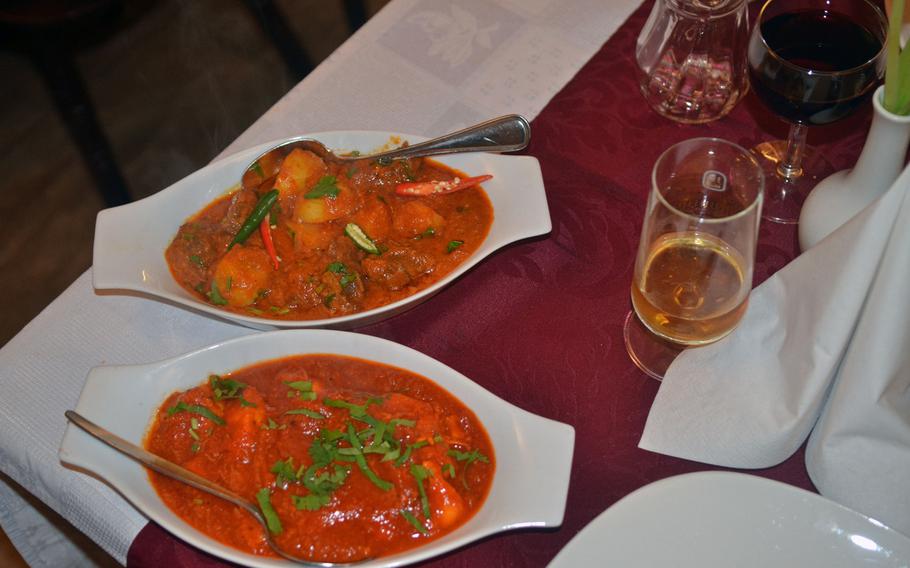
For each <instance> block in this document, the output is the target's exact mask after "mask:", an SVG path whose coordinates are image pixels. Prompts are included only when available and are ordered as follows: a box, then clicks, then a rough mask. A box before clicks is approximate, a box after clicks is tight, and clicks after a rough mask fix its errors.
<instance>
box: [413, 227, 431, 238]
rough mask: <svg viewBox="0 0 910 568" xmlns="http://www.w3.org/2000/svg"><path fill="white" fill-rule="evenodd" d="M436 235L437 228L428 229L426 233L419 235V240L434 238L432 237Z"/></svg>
mask: <svg viewBox="0 0 910 568" xmlns="http://www.w3.org/2000/svg"><path fill="white" fill-rule="evenodd" d="M435 234H436V228H435V227H427V230H426V231H424V232H422V233H420V234H419V235H417V239H418V240H420V239H426V238H429V237H432V236H433V235H435Z"/></svg>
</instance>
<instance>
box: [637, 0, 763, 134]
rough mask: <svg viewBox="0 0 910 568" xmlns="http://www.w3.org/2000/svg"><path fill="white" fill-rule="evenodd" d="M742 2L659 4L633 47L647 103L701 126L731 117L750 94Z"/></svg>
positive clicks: (676, 0) (665, 0)
mask: <svg viewBox="0 0 910 568" xmlns="http://www.w3.org/2000/svg"><path fill="white" fill-rule="evenodd" d="M748 38H749V16H748V11H747V2H746V0H657V1H656V2H655V4H654V8H653V9H652V10H651V15H650V17H649V18H648V21H647V22H646V23H645V26H644V28H642V30H641V34H640V35H639V36H638V44H637V46H636V49H635V59H636V61H637V63H638V69H639V85H640V87H641V92H642V94H643V95H644V96H645V99H646V100H647V101H648V104H649V105H650V106H651V108H653V109H654V110H655V111H656V112H657V113H658V114H661V115H663V116H665V117H667V118H669V119H671V120H675V121H677V122H683V123H688V124H700V123H704V122H710V121H712V120H716V119H718V118H720V117H722V116H725V115H726V114H727V113H729V112H730V111H731V110H732V109H733V107H734V106H736V103H737V102H738V101H739V100H740V99H741V98H742V96H743V95H744V94H745V93H746V91H747V90H748V85H749V83H748V79H747V72H746V57H745V54H746V44H747V42H748Z"/></svg>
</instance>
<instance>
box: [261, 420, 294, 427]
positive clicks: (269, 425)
mask: <svg viewBox="0 0 910 568" xmlns="http://www.w3.org/2000/svg"><path fill="white" fill-rule="evenodd" d="M287 427H288V425H287V424H279V423H277V422H275V420H274V419H272V418H269V421H268V422H266V423H265V424H263V425H262V429H263V430H284V429H285V428H287Z"/></svg>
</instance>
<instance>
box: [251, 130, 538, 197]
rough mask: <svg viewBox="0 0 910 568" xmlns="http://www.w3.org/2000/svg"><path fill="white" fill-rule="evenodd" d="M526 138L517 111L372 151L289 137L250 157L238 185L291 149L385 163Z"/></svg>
mask: <svg viewBox="0 0 910 568" xmlns="http://www.w3.org/2000/svg"><path fill="white" fill-rule="evenodd" d="M530 141H531V126H530V124H528V121H527V120H526V119H525V118H524V117H523V116H520V115H517V114H509V115H505V116H500V117H498V118H494V119H491V120H487V121H485V122H481V123H480V124H475V125H474V126H469V127H468V128H465V129H463V130H459V131H457V132H452V133H450V134H445V135H443V136H440V137H438V138H433V139H431V140H427V141H426V142H421V143H419V144H414V145H409V146H402V147H399V148H394V149H392V150H386V151H383V152H377V153H374V154H336V153H334V152H333V151H332V150H330V149H328V148H327V147H326V146H325V145H324V144H323V143H322V142H320V141H318V140H315V139H313V138H292V139H290V140H287V141H285V142H282V143H281V144H278V145H277V146H273V147H272V148H269V149H268V150H266V151H265V152H263V153H262V154H260V155H259V156H258V157H257V158H256V159H255V160H253V161H252V162H251V163H250V165H249V166H247V168H246V170H244V172H243V178H242V184H243V187H244V188H251V187H258V186H259V184H261V183H262V182H263V181H264V180H267V179H269V178H271V177H273V176H274V175H276V174H277V173H278V168H279V167H280V166H281V163H282V162H283V161H284V158H285V157H286V156H287V155H288V154H290V153H291V151H293V150H295V149H301V150H308V151H310V152H312V153H314V154H316V155H317V156H319V157H320V158H321V159H322V160H324V161H326V162H335V163H349V162H355V161H358V160H370V161H374V162H378V163H380V164H382V165H388V164H390V163H392V161H393V160H404V159H407V158H418V157H423V156H436V155H440V154H453V153H456V152H515V151H518V150H521V149H523V148H525V147H526V146H527V145H528V143H529V142H530Z"/></svg>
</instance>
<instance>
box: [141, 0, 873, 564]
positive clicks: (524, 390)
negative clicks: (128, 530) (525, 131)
mask: <svg viewBox="0 0 910 568" xmlns="http://www.w3.org/2000/svg"><path fill="white" fill-rule="evenodd" d="M650 6H651V2H650V1H649V2H646V3H645V5H644V6H642V7H641V8H639V9H638V10H637V11H636V12H635V13H634V14H633V15H632V16H631V17H630V18H629V20H628V21H626V22H625V24H624V25H623V26H622V27H621V28H620V29H619V30H618V31H617V32H616V33H615V34H614V36H613V37H612V38H611V39H610V40H609V41H608V42H607V43H606V44H605V45H604V46H603V48H602V49H601V50H600V51H599V52H598V53H597V54H596V55H595V56H594V57H593V58H592V59H591V61H589V62H588V63H587V65H586V66H585V67H584V68H583V69H582V70H581V71H580V72H579V73H578V75H577V76H576V77H575V78H574V79H573V80H572V81H571V82H570V83H569V84H568V85H567V86H566V87H565V88H564V89H563V90H562V91H561V92H560V93H559V94H558V95H557V96H556V97H555V98H554V99H553V100H552V101H551V102H550V104H549V105H548V106H547V107H546V108H545V109H544V110H543V112H541V114H540V115H539V116H538V117H537V118H536V120H534V121H533V124H532V132H533V139H532V143H531V146H530V147H529V149H528V150H527V153H528V154H530V155H532V156H535V157H537V158H538V159H539V160H540V164H541V168H542V170H543V177H544V182H545V185H546V188H547V198H548V201H549V206H550V215H551V217H552V220H553V231H552V233H551V234H550V235H548V236H545V237H542V238H539V239H535V240H531V241H525V242H522V243H518V244H515V245H512V246H510V247H508V248H506V249H504V250H502V251H499V252H498V253H496V254H494V255H493V256H492V257H491V258H489V259H487V260H485V261H484V262H482V263H481V264H480V265H478V266H477V267H475V268H474V269H472V270H471V271H470V272H469V273H468V274H466V275H465V276H463V277H462V278H461V279H460V280H458V281H457V282H456V283H455V284H453V285H452V286H450V287H449V288H447V289H446V290H443V291H442V292H440V293H439V294H438V295H436V296H435V297H434V298H432V299H431V300H429V301H427V302H425V303H423V304H422V305H420V306H418V307H416V308H414V309H412V310H410V311H408V312H407V313H404V314H402V315H399V316H397V317H395V318H392V319H390V320H387V321H385V322H383V323H380V324H376V325H373V326H370V327H367V328H363V329H360V330H359V331H360V332H362V333H368V334H371V335H377V336H380V337H384V338H386V339H390V340H392V341H397V342H399V343H403V344H404V345H408V346H410V347H413V348H415V349H417V350H419V351H422V352H423V353H426V354H427V355H429V356H431V357H434V358H436V359H438V360H440V361H442V362H443V363H445V364H447V365H449V366H451V367H452V368H454V369H456V370H457V371H459V372H461V373H463V374H464V375H466V376H468V377H470V378H471V379H472V380H474V381H475V382H477V383H479V384H480V385H482V386H484V387H485V388H487V389H488V390H490V391H492V392H493V393H495V394H496V395H498V396H500V397H502V398H504V399H505V400H508V401H510V402H512V403H513V404H515V405H517V406H519V407H521V408H523V409H525V410H527V411H529V412H533V413H535V414H539V415H542V416H545V417H548V418H552V419H554V420H558V421H560V422H565V423H567V424H570V425H572V426H573V427H574V428H575V434H576V439H575V456H574V460H573V464H572V477H571V485H570V488H569V496H568V503H567V506H566V515H565V521H564V523H563V526H562V527H561V528H560V529H558V530H551V531H516V532H512V533H509V534H505V535H498V536H493V537H490V538H487V539H485V540H483V541H481V542H479V543H475V544H473V545H470V546H468V547H466V548H463V549H461V550H459V551H456V552H453V553H450V554H448V555H446V556H443V557H441V558H437V559H435V560H433V561H430V562H428V563H426V564H427V565H430V564H432V565H434V566H437V565H438V566H543V565H545V564H546V563H548V562H549V561H550V560H551V559H552V558H553V557H554V556H555V555H556V553H557V552H558V551H559V550H560V549H561V548H562V547H563V546H564V545H565V544H566V543H567V542H568V541H569V540H570V539H571V538H572V537H573V536H575V534H576V533H578V531H579V530H581V529H582V528H583V527H584V526H585V525H586V524H587V523H588V522H590V521H591V520H592V519H593V518H594V517H595V516H597V515H598V514H599V513H600V512H601V511H603V510H604V509H606V508H607V507H609V506H610V505H612V504H613V503H615V502H616V501H617V500H619V499H620V498H622V497H623V496H625V495H627V494H629V493H630V492H632V491H634V490H635V489H638V488H639V487H642V486H644V485H646V484H648V483H651V482H653V481H656V480H658V479H662V478H665V477H669V476H672V475H678V474H682V473H688V472H693V471H699V470H707V469H717V468H713V467H710V466H707V465H705V464H700V463H696V462H690V461H686V460H681V459H677V458H672V457H668V456H663V455H659V454H654V453H651V452H647V451H644V450H640V449H638V447H637V445H638V440H639V438H640V436H641V432H642V429H643V427H644V423H645V419H646V417H647V415H648V410H649V409H650V406H651V402H652V400H653V398H654V395H655V393H656V392H657V389H658V386H659V383H657V382H656V381H653V380H651V379H649V378H647V377H646V376H645V375H644V374H643V373H641V372H640V371H639V370H638V369H637V368H636V367H635V366H634V365H633V364H632V362H631V361H630V360H629V358H628V356H627V354H626V351H625V347H624V345H623V336H622V324H623V318H624V317H625V315H626V313H627V312H628V311H629V309H630V300H629V288H630V284H631V280H632V268H633V263H634V257H635V252H636V249H637V246H638V237H639V230H640V228H641V223H642V218H643V215H644V206H645V202H646V198H647V194H648V191H649V184H650V172H651V166H652V165H653V164H654V162H655V160H656V159H657V157H658V156H659V155H660V153H661V152H663V150H665V149H666V148H667V147H669V146H670V145H672V144H674V143H676V142H678V141H680V140H684V139H687V138H693V137H697V136H716V137H720V138H724V139H727V140H730V141H732V142H736V143H738V144H740V145H742V146H744V147H746V148H749V147H752V146H754V145H755V144H756V143H758V142H761V141H763V140H768V139H772V138H775V137H776V138H781V137H785V136H786V125H785V124H784V123H783V122H782V121H779V120H778V119H776V118H775V117H773V116H772V115H770V114H768V113H767V111H765V110H764V109H763V108H762V106H761V104H760V103H759V102H758V101H757V100H755V98H754V97H753V96H751V95H749V96H747V97H746V99H745V100H744V101H743V102H741V103H740V104H739V105H738V106H737V108H736V109H734V111H733V112H732V113H731V114H730V115H729V116H728V117H726V118H724V119H722V120H720V121H718V122H715V123H712V124H709V125H704V126H682V125H678V124H675V123H673V122H671V121H668V120H666V119H664V118H662V117H660V116H658V115H657V114H655V113H654V112H652V111H651V110H650V109H649V108H648V107H647V105H646V104H645V102H644V99H643V97H642V96H641V95H640V93H639V90H638V83H637V78H636V75H635V65H634V50H635V39H636V37H637V35H638V32H639V31H640V30H641V27H642V26H643V24H644V21H645V19H646V17H647V15H648V12H649V10H650ZM868 110H869V109H868V108H866V109H865V110H864V111H863V112H860V113H858V114H857V115H855V116H853V117H851V118H849V119H847V120H845V121H842V122H841V123H839V124H837V125H834V126H832V127H825V128H816V129H814V131H813V130H810V144H813V143H814V144H815V145H816V146H821V147H822V148H823V150H824V152H825V155H826V157H827V158H828V159H829V160H830V161H831V162H832V164H833V165H834V166H835V167H836V168H838V169H841V168H847V167H850V166H851V165H852V164H853V162H854V161H855V159H856V157H857V156H858V154H859V151H860V149H861V148H862V143H863V140H864V138H865V134H866V132H867V129H868V122H869V116H870V113H869V112H868ZM515 191H521V188H515ZM796 252H797V242H796V230H795V226H793V227H787V226H782V225H775V224H772V223H768V222H765V221H763V223H762V228H761V233H760V239H759V243H758V255H757V258H758V262H757V266H756V271H755V278H756V282H755V283H756V284H758V283H760V282H761V281H762V280H764V279H765V278H767V277H768V276H769V275H771V274H773V273H774V271H776V270H778V269H780V268H781V267H782V266H784V265H785V264H786V263H787V262H788V261H789V260H790V259H792V258H793V257H794V256H795V254H796ZM749 473H754V474H757V475H761V476H764V477H768V478H771V479H776V480H779V481H784V482H786V483H790V484H792V485H796V486H799V487H802V488H806V489H810V490H813V489H814V488H813V487H812V484H811V482H810V480H809V478H808V475H807V474H806V469H805V465H804V462H803V452H802V450H800V451H799V452H797V454H795V455H794V456H792V457H791V458H790V459H788V460H787V461H785V462H784V463H782V464H780V465H778V466H777V467H774V468H770V469H766V470H760V471H750V472H749ZM127 563H128V566H130V567H131V568H132V567H145V566H148V567H157V566H171V567H194V568H196V567H208V566H225V565H227V564H226V563H224V562H223V561H221V560H218V559H216V558H214V557H211V556H209V555H208V554H206V553H203V552H201V551H198V550H196V549H194V548H192V547H190V546H189V545H187V544H184V543H183V542H182V541H180V540H178V539H176V538H174V537H172V536H171V535H170V534H169V533H167V532H165V531H164V530H163V529H161V528H160V527H159V526H157V525H156V524H154V523H149V525H148V526H146V527H145V528H144V529H143V530H142V531H141V532H140V533H139V535H138V536H137V538H136V540H135V541H134V542H133V544H132V546H131V548H130V550H129V553H128V557H127Z"/></svg>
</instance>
